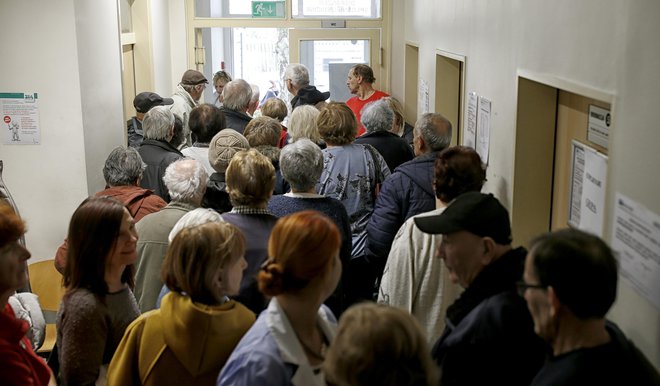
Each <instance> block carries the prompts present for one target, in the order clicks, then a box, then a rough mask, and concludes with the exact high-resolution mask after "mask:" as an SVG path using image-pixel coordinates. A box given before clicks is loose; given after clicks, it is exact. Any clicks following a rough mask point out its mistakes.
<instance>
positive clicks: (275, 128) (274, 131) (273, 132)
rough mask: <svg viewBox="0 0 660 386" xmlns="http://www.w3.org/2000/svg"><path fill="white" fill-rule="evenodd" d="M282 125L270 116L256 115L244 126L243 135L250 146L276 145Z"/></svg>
mask: <svg viewBox="0 0 660 386" xmlns="http://www.w3.org/2000/svg"><path fill="white" fill-rule="evenodd" d="M281 132H282V125H280V124H279V122H277V120H276V119H273V118H271V117H258V118H254V119H252V120H250V123H248V124H247V126H245V131H243V136H245V139H247V140H248V143H249V144H250V147H257V146H277V144H278V142H279V141H280V133H281Z"/></svg>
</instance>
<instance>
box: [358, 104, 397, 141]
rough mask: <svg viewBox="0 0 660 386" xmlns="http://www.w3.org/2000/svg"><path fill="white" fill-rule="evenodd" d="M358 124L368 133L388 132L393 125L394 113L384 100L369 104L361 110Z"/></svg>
mask: <svg viewBox="0 0 660 386" xmlns="http://www.w3.org/2000/svg"><path fill="white" fill-rule="evenodd" d="M361 114H362V115H361V117H360V123H362V126H364V129H365V130H366V131H367V132H368V133H375V132H377V131H390V130H392V124H393V123H394V111H392V108H391V107H390V105H389V103H387V101H386V100H382V99H379V100H377V101H373V102H369V103H367V104H366V105H365V106H364V107H363V108H362V113H361Z"/></svg>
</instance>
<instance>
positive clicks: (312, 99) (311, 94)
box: [291, 86, 330, 108]
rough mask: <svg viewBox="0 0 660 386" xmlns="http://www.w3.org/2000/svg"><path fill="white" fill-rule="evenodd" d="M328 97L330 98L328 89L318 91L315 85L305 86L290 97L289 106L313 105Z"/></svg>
mask: <svg viewBox="0 0 660 386" xmlns="http://www.w3.org/2000/svg"><path fill="white" fill-rule="evenodd" d="M328 98H330V91H326V92H320V91H319V90H317V89H316V86H305V87H303V88H301V89H300V90H298V93H297V94H296V96H295V97H293V99H291V106H292V107H293V108H296V107H298V106H302V105H315V104H317V103H319V102H321V101H324V100H326V99H328Z"/></svg>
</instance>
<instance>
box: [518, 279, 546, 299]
mask: <svg viewBox="0 0 660 386" xmlns="http://www.w3.org/2000/svg"><path fill="white" fill-rule="evenodd" d="M529 288H538V289H546V288H548V286H547V285H543V284H529V283H525V282H524V281H523V280H520V281H518V282H516V289H517V290H518V295H520V296H525V291H527V289H529Z"/></svg>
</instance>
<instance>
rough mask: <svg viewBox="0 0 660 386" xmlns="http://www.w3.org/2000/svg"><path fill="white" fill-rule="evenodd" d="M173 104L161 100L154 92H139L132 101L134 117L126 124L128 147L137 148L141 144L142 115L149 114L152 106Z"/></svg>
mask: <svg viewBox="0 0 660 386" xmlns="http://www.w3.org/2000/svg"><path fill="white" fill-rule="evenodd" d="M172 103H174V101H173V100H172V98H163V97H161V96H160V95H158V94H156V93H155V92H141V93H139V94H137V95H136V96H135V99H133V107H135V116H134V117H133V118H131V119H129V120H128V121H127V122H126V131H127V133H128V146H130V147H134V148H138V147H140V144H141V143H142V139H143V137H144V131H143V130H142V120H143V119H144V114H146V113H147V112H149V110H151V108H152V107H154V106H164V105H171V104H172Z"/></svg>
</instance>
